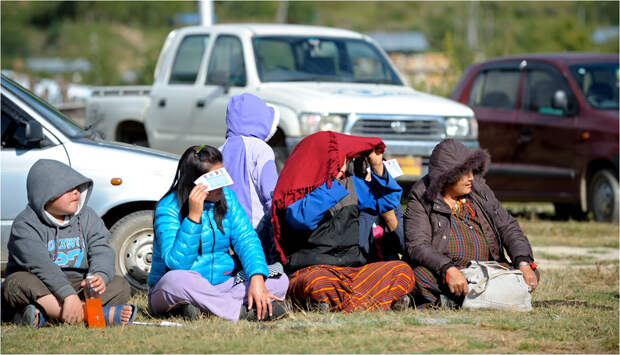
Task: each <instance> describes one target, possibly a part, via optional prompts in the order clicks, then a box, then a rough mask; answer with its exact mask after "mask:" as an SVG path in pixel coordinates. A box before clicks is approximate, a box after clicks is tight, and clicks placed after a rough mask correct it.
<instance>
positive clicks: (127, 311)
mask: <svg viewBox="0 0 620 355" xmlns="http://www.w3.org/2000/svg"><path fill="white" fill-rule="evenodd" d="M118 307H119V306H114V307H112V308H110V317H109V319H110V325H113V324H114V316H115V315H116V311H117V309H118ZM131 311H132V307H131V306H130V305H124V306H123V308H121V324H122V325H127V323H129V319H131Z"/></svg>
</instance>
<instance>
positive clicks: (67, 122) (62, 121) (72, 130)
mask: <svg viewBox="0 0 620 355" xmlns="http://www.w3.org/2000/svg"><path fill="white" fill-rule="evenodd" d="M2 88H3V89H7V90H9V91H10V92H11V93H12V94H14V95H16V96H18V97H19V98H20V99H22V100H23V101H24V102H25V103H26V104H27V105H28V106H29V107H30V108H32V109H33V110H35V111H36V112H38V113H39V114H40V115H41V116H43V117H45V119H47V120H48V121H49V122H50V123H51V124H52V125H53V126H54V127H56V128H57V129H58V130H60V131H61V132H62V133H63V134H64V135H66V136H67V137H69V138H84V137H86V133H85V132H84V131H83V130H82V129H81V128H80V126H79V125H78V124H77V123H75V122H73V121H72V120H71V119H70V118H68V117H67V116H65V115H64V114H62V113H61V112H60V111H58V110H57V109H55V108H54V107H53V106H51V105H50V104H48V103H47V102H45V101H43V100H41V99H40V98H39V97H38V96H36V95H34V94H33V93H31V92H30V91H28V90H26V89H24V88H23V87H21V86H20V85H19V84H17V83H15V82H14V81H12V80H11V79H8V78H6V77H4V76H3V77H2Z"/></svg>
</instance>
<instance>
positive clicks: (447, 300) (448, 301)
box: [439, 293, 461, 309]
mask: <svg viewBox="0 0 620 355" xmlns="http://www.w3.org/2000/svg"><path fill="white" fill-rule="evenodd" d="M439 305H440V306H441V307H442V308H447V309H459V308H461V305H460V304H459V303H458V302H457V301H456V300H454V299H453V298H452V297H448V296H447V295H445V294H443V293H442V294H440V295H439Z"/></svg>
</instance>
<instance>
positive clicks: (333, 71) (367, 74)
mask: <svg viewBox="0 0 620 355" xmlns="http://www.w3.org/2000/svg"><path fill="white" fill-rule="evenodd" d="M252 43H253V45H254V54H255V56H256V66H257V68H256V69H257V71H258V75H259V76H260V80H261V81H262V82H281V81H324V82H347V83H372V84H388V85H403V83H402V81H401V80H400V78H399V77H398V75H396V73H395V72H394V70H393V69H392V66H391V65H390V63H389V62H388V61H387V60H386V59H385V57H384V56H383V55H382V54H381V52H380V51H379V50H378V49H377V48H376V47H375V46H374V45H373V44H372V43H370V42H367V41H363V40H359V39H340V38H321V37H294V36H274V37H272V36H270V37H254V38H253V40H252Z"/></svg>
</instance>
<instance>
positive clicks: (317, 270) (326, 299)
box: [288, 261, 414, 312]
mask: <svg viewBox="0 0 620 355" xmlns="http://www.w3.org/2000/svg"><path fill="white" fill-rule="evenodd" d="M413 286H414V277H413V270H411V267H410V266H409V265H408V264H406V263H404V262H402V261H385V262H378V263H372V264H367V265H364V266H361V267H340V266H332V265H313V266H309V267H306V268H303V269H301V270H298V271H296V272H295V273H294V274H292V275H291V276H290V281H289V289H288V295H289V297H290V298H291V300H292V301H293V303H294V304H296V305H300V306H305V305H307V304H308V303H309V302H316V303H328V304H329V306H330V310H331V311H344V312H353V311H358V310H369V311H375V310H376V311H379V310H387V309H390V306H391V304H392V302H394V301H396V300H398V299H399V298H401V297H402V296H404V295H406V294H408V293H410V292H411V291H412V290H413Z"/></svg>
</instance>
